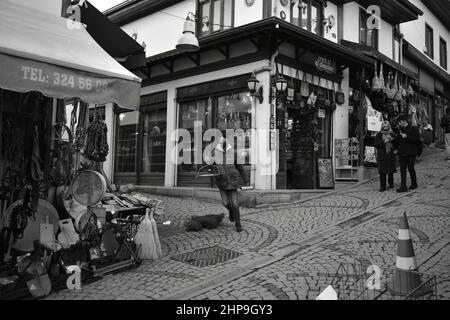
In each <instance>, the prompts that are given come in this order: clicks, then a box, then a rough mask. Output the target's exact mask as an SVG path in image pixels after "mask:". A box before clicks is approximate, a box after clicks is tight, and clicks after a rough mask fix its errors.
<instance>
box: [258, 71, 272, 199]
mask: <svg viewBox="0 0 450 320" xmlns="http://www.w3.org/2000/svg"><path fill="white" fill-rule="evenodd" d="M256 78H257V79H258V80H259V85H260V86H262V87H263V96H264V101H263V103H262V104H260V103H259V101H258V99H253V100H254V101H253V105H252V123H253V128H254V129H255V130H254V135H253V136H252V164H253V165H252V183H254V186H255V189H258V190H273V189H275V188H276V173H277V168H278V163H277V161H276V152H277V151H276V149H277V145H275V148H274V150H270V140H269V132H270V118H271V108H274V107H273V106H271V101H269V95H270V72H269V71H267V70H265V71H262V72H260V73H258V74H257V75H256ZM277 143H278V141H276V144H277Z"/></svg>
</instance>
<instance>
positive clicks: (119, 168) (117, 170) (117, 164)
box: [114, 111, 139, 175]
mask: <svg viewBox="0 0 450 320" xmlns="http://www.w3.org/2000/svg"><path fill="white" fill-rule="evenodd" d="M133 113H134V114H135V115H136V123H135V124H134V127H135V130H134V132H135V139H134V146H131V144H132V143H131V141H132V139H122V140H121V139H120V134H121V130H122V128H121V127H122V126H121V125H120V122H121V121H122V120H120V116H121V115H122V114H125V115H127V114H133ZM115 115H116V138H115V150H114V174H115V175H117V174H127V175H136V174H137V168H138V163H137V158H138V156H137V149H138V145H139V111H125V112H117V113H115ZM131 125H133V124H130V125H129V126H131ZM130 129H131V127H130ZM130 132H131V131H130ZM123 141H129V142H130V148H131V149H132V150H133V152H129V153H128V155H127V156H126V157H129V158H130V159H131V158H132V157H133V169H131V161H130V162H129V163H130V169H129V170H128V169H127V170H123V169H124V165H123V161H122V162H121V161H119V157H120V156H121V155H120V144H121V142H123ZM123 157H125V156H123Z"/></svg>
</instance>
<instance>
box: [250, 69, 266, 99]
mask: <svg viewBox="0 0 450 320" xmlns="http://www.w3.org/2000/svg"><path fill="white" fill-rule="evenodd" d="M258 85H259V80H258V79H256V77H255V73H252V76H251V77H250V79H248V80H247V86H248V90H249V91H250V95H251V96H252V97H255V98H257V99H258V100H259V103H263V101H264V98H263V88H262V86H258Z"/></svg>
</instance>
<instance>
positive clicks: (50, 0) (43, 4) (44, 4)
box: [8, 0, 62, 16]
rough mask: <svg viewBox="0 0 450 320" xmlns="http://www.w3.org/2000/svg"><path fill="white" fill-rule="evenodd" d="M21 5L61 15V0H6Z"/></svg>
mask: <svg viewBox="0 0 450 320" xmlns="http://www.w3.org/2000/svg"><path fill="white" fill-rule="evenodd" d="M8 1H10V2H13V3H17V4H19V5H22V6H26V7H30V8H31V9H33V10H38V11H44V12H47V13H50V14H54V15H57V16H61V10H62V9H61V8H62V0H56V1H55V0H39V1H30V0H8Z"/></svg>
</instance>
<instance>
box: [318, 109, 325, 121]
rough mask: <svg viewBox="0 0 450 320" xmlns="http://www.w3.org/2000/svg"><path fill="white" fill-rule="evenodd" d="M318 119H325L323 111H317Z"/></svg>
mask: <svg viewBox="0 0 450 320" xmlns="http://www.w3.org/2000/svg"><path fill="white" fill-rule="evenodd" d="M318 117H319V118H322V119H325V110H323V109H319V111H318Z"/></svg>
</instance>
